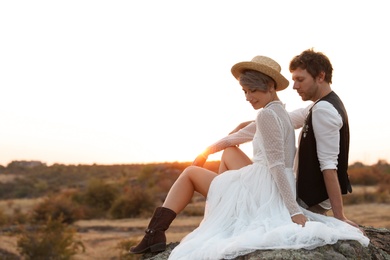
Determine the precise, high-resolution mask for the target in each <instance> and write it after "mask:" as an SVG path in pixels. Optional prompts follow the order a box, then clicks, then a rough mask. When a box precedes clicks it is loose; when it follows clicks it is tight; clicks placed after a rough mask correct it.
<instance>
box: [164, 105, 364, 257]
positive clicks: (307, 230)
mask: <svg viewBox="0 0 390 260" xmlns="http://www.w3.org/2000/svg"><path fill="white" fill-rule="evenodd" d="M240 132H241V133H240ZM240 132H238V133H236V134H233V135H230V136H228V137H226V138H224V139H221V140H220V141H219V142H217V143H216V144H214V145H213V146H211V147H210V149H211V150H213V149H214V150H215V151H217V150H220V149H223V148H224V147H227V146H230V145H235V144H239V143H243V141H248V140H252V139H253V140H252V143H253V164H251V165H248V166H246V167H243V168H241V169H239V170H231V171H226V172H224V173H223V174H220V175H218V176H217V177H216V178H215V179H214V180H213V181H212V183H211V185H210V189H209V193H208V196H207V200H206V208H205V215H204V219H203V220H202V222H201V223H200V225H199V227H198V228H196V229H195V230H194V231H192V232H191V233H190V234H188V235H187V236H186V237H184V238H183V239H182V241H181V242H180V244H179V245H178V246H177V247H176V248H175V249H174V250H173V251H172V253H171V255H170V257H169V259H186V260H188V259H196V260H206V259H231V258H235V257H237V256H240V255H244V254H248V253H250V252H253V251H255V250H258V249H282V248H283V249H298V248H305V249H313V248H315V247H318V246H322V245H325V244H333V243H336V242H337V240H340V239H348V240H357V241H359V242H360V243H361V244H363V245H365V246H367V245H368V243H369V239H368V238H367V237H365V236H364V235H363V234H362V233H361V231H360V230H359V229H357V228H354V227H352V226H351V225H349V224H346V223H344V222H342V221H339V220H337V219H335V218H332V217H326V216H322V215H318V214H315V213H312V212H309V211H306V210H305V209H303V208H301V207H299V206H298V205H297V203H296V201H295V178H294V174H293V160H294V154H295V136H294V130H293V127H292V124H291V121H290V118H289V116H288V113H287V112H286V111H285V109H284V106H283V104H282V103H281V102H279V101H275V102H272V103H270V104H268V105H267V106H266V107H265V108H264V109H261V110H260V111H259V112H258V115H257V118H256V132H255V133H254V135H253V133H250V132H248V131H247V130H245V129H243V130H242V131H240ZM301 212H302V213H303V214H305V215H306V217H308V219H309V220H310V221H308V222H307V223H306V225H305V227H302V226H300V225H297V224H295V223H293V222H292V220H291V216H293V215H296V214H299V213H301Z"/></svg>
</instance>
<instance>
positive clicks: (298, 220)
mask: <svg viewBox="0 0 390 260" xmlns="http://www.w3.org/2000/svg"><path fill="white" fill-rule="evenodd" d="M291 220H292V221H293V222H294V223H296V224H298V225H302V227H304V226H305V224H306V221H307V218H306V217H305V215H303V214H298V215H294V216H292V217H291Z"/></svg>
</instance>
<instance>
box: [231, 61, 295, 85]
mask: <svg viewBox="0 0 390 260" xmlns="http://www.w3.org/2000/svg"><path fill="white" fill-rule="evenodd" d="M244 70H256V71H259V72H261V73H264V74H265V75H267V76H270V77H271V78H272V79H273V80H275V82H276V91H281V90H283V89H286V88H287V87H288V85H289V82H288V80H287V79H286V78H285V77H284V76H283V75H282V74H280V73H279V72H278V71H276V70H274V69H272V68H270V67H268V66H266V65H263V64H259V63H255V62H251V61H243V62H239V63H237V64H235V65H234V66H233V67H232V69H231V71H232V74H233V76H234V77H235V78H236V79H238V78H239V77H240V74H241V73H242V72H243V71H244Z"/></svg>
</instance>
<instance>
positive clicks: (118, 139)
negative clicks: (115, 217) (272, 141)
mask: <svg viewBox="0 0 390 260" xmlns="http://www.w3.org/2000/svg"><path fill="white" fill-rule="evenodd" d="M387 10H388V8H387V1H385V0H383V1H378V0H371V1H361V0H357V1H348V0H346V1H335V0H331V1H310V0H307V1H304V0H296V1H290V0H279V1H278V0H274V1H262V0H257V1H247V0H240V1H229V0H226V1H212V0H208V1H206V0H198V1H183V0H181V1H179V0H176V1H172V0H165V1H159V0H149V1H148V0H145V1H101V0H93V1H92V0H91V1H86V0H77V1H75V0H67V1H53V0H50V1H49V0H48V1H42V0H36V1H22V0H20V1H18V0H14V1H1V2H0V90H1V100H0V165H3V166H6V165H7V164H8V163H10V162H11V161H14V160H38V161H41V162H43V163H46V164H48V165H52V164H55V163H59V164H94V163H96V164H132V163H152V162H176V161H192V160H193V159H194V158H195V157H196V155H198V154H199V153H201V152H202V151H203V150H204V149H205V148H206V147H207V146H208V145H210V144H212V143H213V142H215V141H217V140H218V139H220V138H222V137H224V136H225V135H227V134H228V133H229V132H230V131H231V130H232V129H234V128H235V127H236V126H237V125H238V124H239V123H240V122H243V121H247V120H253V119H254V118H255V116H256V113H257V111H256V110H254V109H253V108H252V106H251V105H250V104H249V103H248V102H247V101H246V100H245V97H244V95H243V92H242V90H241V87H240V86H239V84H238V83H237V81H236V79H234V77H233V76H232V75H231V72H230V69H231V67H232V66H233V65H234V64H235V63H237V62H241V61H249V60H251V59H252V58H253V57H254V56H256V55H265V56H268V57H271V58H273V59H274V60H276V61H277V62H278V63H279V64H280V65H281V67H282V74H283V75H284V76H285V77H286V78H287V79H288V80H289V82H290V86H289V88H288V89H287V90H284V91H282V92H280V93H279V97H280V99H281V100H282V101H283V103H285V105H286V109H287V110H288V111H291V110H294V109H296V108H300V107H304V106H307V105H309V103H310V102H303V101H302V100H301V98H300V97H299V95H298V94H297V93H296V92H295V91H294V90H292V80H291V74H290V72H289V70H288V64H289V62H290V60H291V58H292V57H293V56H295V55H298V54H299V53H301V52H302V51H303V50H306V49H308V48H314V50H317V51H321V52H323V53H324V54H326V55H327V56H328V57H329V59H330V60H331V62H332V64H333V68H334V72H333V84H332V85H331V86H332V89H333V90H334V91H335V92H336V93H337V94H338V95H339V96H340V97H341V98H342V100H343V102H344V104H345V106H346V109H347V111H348V114H349V121H350V129H351V145H350V163H354V162H363V163H365V164H369V165H370V164H375V163H376V162H377V161H378V160H386V161H388V162H390V138H389V136H388V133H389V132H390V131H389V128H390V117H389V115H388V114H389V112H390V111H389V105H388V103H389V101H388V95H387V94H388V93H389V87H390V86H389V85H390V84H389V81H388V80H387V75H388V71H389V69H390V66H389V60H390V50H389V46H390V40H389V37H388V36H389V33H388V31H389V24H390V16H389V15H388V13H387ZM297 135H298V132H297ZM241 147H242V148H243V150H244V151H245V152H247V153H248V155H249V156H251V155H252V148H251V144H245V145H243V146H241ZM220 155H221V153H217V154H214V155H212V156H210V157H209V159H210V160H219V158H220Z"/></svg>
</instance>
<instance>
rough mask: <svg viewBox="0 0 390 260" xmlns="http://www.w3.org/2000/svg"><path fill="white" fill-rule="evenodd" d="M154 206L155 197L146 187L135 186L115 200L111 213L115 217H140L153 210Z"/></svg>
mask: <svg viewBox="0 0 390 260" xmlns="http://www.w3.org/2000/svg"><path fill="white" fill-rule="evenodd" d="M154 206H155V203H154V198H153V197H152V196H151V195H150V194H149V193H148V192H147V191H146V190H145V189H142V188H141V187H139V186H135V187H132V188H131V189H129V190H127V191H125V194H123V195H122V196H120V197H119V198H118V199H116V200H115V201H114V203H113V205H112V207H111V209H110V215H111V217H113V218H131V217H138V216H140V215H142V214H143V213H144V212H150V211H151V210H153V208H154Z"/></svg>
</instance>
